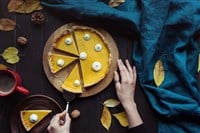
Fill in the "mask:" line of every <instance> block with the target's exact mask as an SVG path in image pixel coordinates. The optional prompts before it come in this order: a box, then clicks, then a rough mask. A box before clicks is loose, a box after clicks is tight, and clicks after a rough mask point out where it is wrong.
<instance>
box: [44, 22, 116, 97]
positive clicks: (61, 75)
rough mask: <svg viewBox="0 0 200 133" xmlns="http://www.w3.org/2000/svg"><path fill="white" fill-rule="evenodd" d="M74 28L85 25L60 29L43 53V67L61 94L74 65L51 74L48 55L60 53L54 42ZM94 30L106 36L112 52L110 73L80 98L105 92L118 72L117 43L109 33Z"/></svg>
mask: <svg viewBox="0 0 200 133" xmlns="http://www.w3.org/2000/svg"><path fill="white" fill-rule="evenodd" d="M73 26H83V25H77V24H75V23H69V24H65V25H63V26H61V27H59V28H58V29H57V30H56V31H55V32H53V33H52V35H51V36H50V37H49V39H48V40H47V42H46V44H45V47H44V51H43V67H44V71H45V74H46V76H47V78H48V80H49V81H50V83H51V84H52V85H53V86H54V87H55V88H56V89H57V90H59V91H61V92H62V88H61V85H62V83H63V81H64V80H65V78H66V77H67V76H68V75H69V73H70V71H71V70H72V68H73V66H74V63H72V64H71V65H69V66H68V67H66V68H64V69H62V71H59V72H58V73H56V74H53V73H51V71H50V67H49V64H48V53H49V52H51V53H59V51H55V50H54V48H53V42H54V41H55V39H56V38H57V37H58V35H60V34H62V33H63V32H65V31H67V30H69V31H70V30H73ZM83 27H88V26H83ZM90 28H93V27H90ZM93 29H95V30H97V31H98V32H100V33H101V34H102V35H103V36H104V38H105V40H106V42H107V43H106V44H107V47H108V49H109V50H110V53H111V55H112V60H111V65H110V68H109V72H108V73H107V75H106V76H105V78H104V79H103V80H101V81H100V82H99V83H98V84H95V85H93V86H90V87H87V88H86V89H85V90H84V92H83V93H81V94H79V95H78V97H88V96H92V95H95V94H97V93H99V92H101V91H103V90H104V89H105V88H106V87H107V86H108V85H109V84H110V82H111V81H112V79H113V73H114V71H115V70H117V59H118V58H119V53H118V48H117V45H116V43H115V41H114V40H113V38H112V37H111V36H110V34H109V33H108V32H106V31H105V30H103V29H99V28H93ZM65 54H67V53H65Z"/></svg>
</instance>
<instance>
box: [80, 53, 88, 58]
mask: <svg viewBox="0 0 200 133" xmlns="http://www.w3.org/2000/svg"><path fill="white" fill-rule="evenodd" d="M79 58H80V59H81V60H85V59H86V58H87V53H86V52H81V53H80V55H79Z"/></svg>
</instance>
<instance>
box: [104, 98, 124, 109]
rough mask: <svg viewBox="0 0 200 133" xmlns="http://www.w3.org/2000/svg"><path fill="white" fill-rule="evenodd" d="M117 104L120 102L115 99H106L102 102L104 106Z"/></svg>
mask: <svg viewBox="0 0 200 133" xmlns="http://www.w3.org/2000/svg"><path fill="white" fill-rule="evenodd" d="M119 104H120V102H119V100H117V99H108V100H106V101H105V102H104V103H103V105H104V106H106V107H116V106H117V105H119Z"/></svg>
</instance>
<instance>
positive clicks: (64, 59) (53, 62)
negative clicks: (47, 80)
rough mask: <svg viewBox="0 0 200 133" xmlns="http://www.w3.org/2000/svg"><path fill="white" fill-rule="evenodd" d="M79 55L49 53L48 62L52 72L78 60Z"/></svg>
mask: <svg viewBox="0 0 200 133" xmlns="http://www.w3.org/2000/svg"><path fill="white" fill-rule="evenodd" d="M77 59H78V58H77V57H73V56H66V55H61V54H54V53H48V60H49V61H48V62H49V66H50V70H51V72H52V73H56V72H58V71H60V70H61V69H63V68H65V67H66V66H67V65H69V64H71V63H72V62H73V61H75V60H77Z"/></svg>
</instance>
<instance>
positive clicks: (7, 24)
mask: <svg viewBox="0 0 200 133" xmlns="http://www.w3.org/2000/svg"><path fill="white" fill-rule="evenodd" d="M15 27H16V22H15V21H14V20H11V19H8V18H0V30H3V31H11V30H14V29H15Z"/></svg>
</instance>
